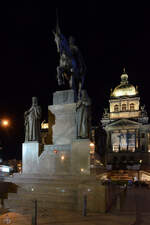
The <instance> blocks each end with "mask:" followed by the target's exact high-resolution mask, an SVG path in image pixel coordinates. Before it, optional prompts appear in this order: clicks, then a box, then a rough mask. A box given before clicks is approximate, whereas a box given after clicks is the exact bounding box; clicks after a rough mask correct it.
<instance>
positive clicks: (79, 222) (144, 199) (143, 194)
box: [0, 187, 150, 225]
mask: <svg viewBox="0 0 150 225" xmlns="http://www.w3.org/2000/svg"><path fill="white" fill-rule="evenodd" d="M31 221H32V217H31V215H28V216H22V215H20V214H17V213H11V212H10V213H4V212H3V213H2V214H1V216H0V225H3V224H11V225H31ZM37 225H150V190H149V189H147V188H145V187H137V188H135V187H132V188H129V189H128V190H127V192H126V193H123V194H122V195H121V198H120V199H119V200H118V201H117V204H116V205H115V206H114V207H113V208H112V210H111V212H109V213H107V214H100V213H92V214H91V213H87V216H86V217H84V216H82V214H80V213H77V212H71V211H62V210H60V211H59V210H54V209H53V210H50V211H49V212H47V213H45V212H43V215H42V216H41V217H40V218H38V221H37Z"/></svg>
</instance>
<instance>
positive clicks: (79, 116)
mask: <svg viewBox="0 0 150 225" xmlns="http://www.w3.org/2000/svg"><path fill="white" fill-rule="evenodd" d="M90 105H91V101H90V99H89V97H88V95H87V92H86V90H82V95H81V99H80V100H79V101H78V102H77V103H76V136H77V139H81V138H88V137H89V131H90V125H91V113H90Z"/></svg>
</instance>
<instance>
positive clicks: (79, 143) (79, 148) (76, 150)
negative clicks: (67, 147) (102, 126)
mask: <svg viewBox="0 0 150 225" xmlns="http://www.w3.org/2000/svg"><path fill="white" fill-rule="evenodd" d="M71 170H72V174H73V175H79V174H81V175H90V140H89V139H77V140H75V141H74V142H73V143H72V152H71Z"/></svg>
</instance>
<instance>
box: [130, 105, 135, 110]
mask: <svg viewBox="0 0 150 225" xmlns="http://www.w3.org/2000/svg"><path fill="white" fill-rule="evenodd" d="M130 111H134V103H131V104H130Z"/></svg>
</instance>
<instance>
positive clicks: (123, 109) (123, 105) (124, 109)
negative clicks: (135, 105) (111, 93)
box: [122, 104, 126, 112]
mask: <svg viewBox="0 0 150 225" xmlns="http://www.w3.org/2000/svg"><path fill="white" fill-rule="evenodd" d="M122 111H123V112H124V111H126V104H122Z"/></svg>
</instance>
